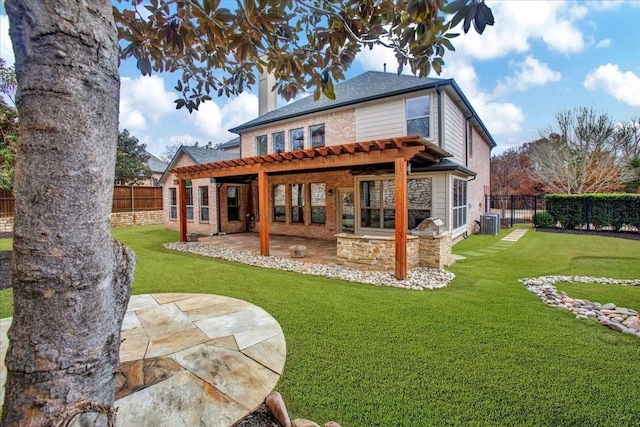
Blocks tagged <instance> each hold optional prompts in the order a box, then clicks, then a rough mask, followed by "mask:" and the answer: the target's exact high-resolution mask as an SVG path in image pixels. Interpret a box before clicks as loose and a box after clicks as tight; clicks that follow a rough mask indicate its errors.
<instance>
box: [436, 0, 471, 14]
mask: <svg viewBox="0 0 640 427" xmlns="http://www.w3.org/2000/svg"><path fill="white" fill-rule="evenodd" d="M474 1H475V0H474ZM466 3H467V0H455V1H452V2H450V3H447V4H446V5H445V6H444V7H443V8H442V11H443V12H444V13H449V14H451V13H456V12H458V11H459V10H461V9H462V8H463V7H464V5H465V4H466Z"/></svg>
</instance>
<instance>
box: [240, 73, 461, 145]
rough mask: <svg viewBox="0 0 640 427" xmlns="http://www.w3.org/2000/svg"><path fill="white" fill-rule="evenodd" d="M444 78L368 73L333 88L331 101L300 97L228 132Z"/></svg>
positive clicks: (428, 84)
mask: <svg viewBox="0 0 640 427" xmlns="http://www.w3.org/2000/svg"><path fill="white" fill-rule="evenodd" d="M448 81H449V80H445V79H434V78H424V79H423V78H419V77H416V76H408V75H404V74H402V75H397V74H395V73H383V72H379V71H367V72H366V73H364V74H360V75H359V76H357V77H354V78H352V79H349V80H345V81H343V82H341V83H339V84H337V85H336V86H335V94H336V99H335V100H334V101H332V100H330V99H328V98H327V97H326V96H322V97H320V99H318V100H317V101H314V100H313V96H308V97H306V98H302V99H300V100H298V101H295V102H292V103H291V104H288V105H285V106H284V107H281V108H278V109H277V110H273V111H270V112H268V113H266V114H263V115H262V116H260V117H258V118H256V119H254V120H251V121H249V122H247V123H245V124H242V125H240V126H238V127H236V128H234V129H231V132H238V131H240V130H243V129H248V128H252V127H254V126H259V125H262V124H267V123H271V122H275V121H278V120H283V119H287V118H292V117H297V116H300V115H303V114H310V113H315V112H319V111H324V110H329V109H333V108H338V107H343V106H348V105H353V104H357V103H360V102H364V101H371V100H374V99H380V98H386V97H388V96H393V95H399V94H403V93H408V92H415V91H417V90H422V89H428V88H430V87H433V86H434V85H436V84H437V83H443V82H448Z"/></svg>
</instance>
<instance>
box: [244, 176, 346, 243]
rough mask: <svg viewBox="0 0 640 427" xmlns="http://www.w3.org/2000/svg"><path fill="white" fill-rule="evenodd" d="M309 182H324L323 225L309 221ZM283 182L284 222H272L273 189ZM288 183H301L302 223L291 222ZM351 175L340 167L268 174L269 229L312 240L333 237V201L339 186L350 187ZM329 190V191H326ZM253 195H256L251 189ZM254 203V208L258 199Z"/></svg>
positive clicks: (334, 213) (334, 204)
mask: <svg viewBox="0 0 640 427" xmlns="http://www.w3.org/2000/svg"><path fill="white" fill-rule="evenodd" d="M311 183H325V218H326V222H325V224H313V223H311V204H310V201H311V194H310V186H309V184H311ZM279 184H285V185H286V187H285V188H286V193H285V194H286V196H285V203H286V205H285V211H286V212H287V215H286V220H285V222H275V221H273V188H274V186H276V185H279ZM289 184H304V193H305V194H304V197H305V203H304V209H303V211H304V214H303V218H304V223H295V222H291V215H290V212H291V195H290V194H291V193H290V187H289ZM353 186H354V178H353V176H351V174H350V173H349V171H346V170H339V171H331V172H312V173H297V174H291V175H274V176H270V177H269V207H270V209H269V221H270V223H269V232H270V233H272V234H283V235H287V236H301V237H310V238H315V239H326V240H333V239H335V234H336V232H337V206H336V200H337V196H338V191H337V189H338V188H350V189H353ZM330 190H331V193H332V194H329V192H330ZM253 194H257V191H254V193H253ZM254 206H255V207H256V210H257V206H258V204H257V201H256V202H255V204H254ZM261 220H262V219H261V218H258V221H256V224H255V228H254V230H258V227H259V221H261Z"/></svg>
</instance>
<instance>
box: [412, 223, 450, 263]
mask: <svg viewBox="0 0 640 427" xmlns="http://www.w3.org/2000/svg"><path fill="white" fill-rule="evenodd" d="M419 237H420V244H419V246H420V248H419V250H418V253H419V264H420V266H421V267H431V268H443V267H445V266H447V265H450V264H451V262H452V257H451V246H452V242H451V232H449V231H445V232H444V233H441V234H438V235H437V236H429V235H427V236H419Z"/></svg>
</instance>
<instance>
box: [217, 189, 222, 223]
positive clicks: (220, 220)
mask: <svg viewBox="0 0 640 427" xmlns="http://www.w3.org/2000/svg"><path fill="white" fill-rule="evenodd" d="M221 188H222V183H221V182H220V183H218V182H216V211H217V212H216V214H217V215H216V216H217V218H218V234H220V232H221V231H222V230H221V228H222V219H220V189H221Z"/></svg>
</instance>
